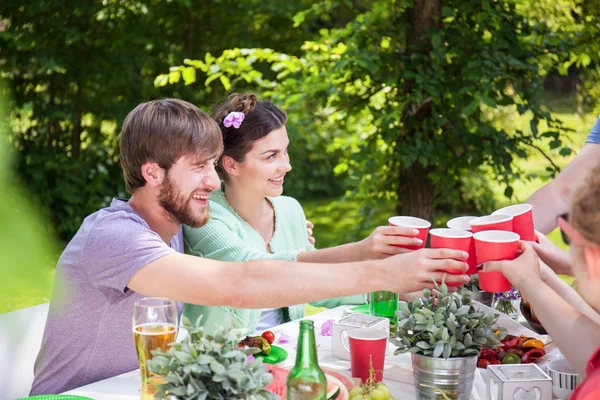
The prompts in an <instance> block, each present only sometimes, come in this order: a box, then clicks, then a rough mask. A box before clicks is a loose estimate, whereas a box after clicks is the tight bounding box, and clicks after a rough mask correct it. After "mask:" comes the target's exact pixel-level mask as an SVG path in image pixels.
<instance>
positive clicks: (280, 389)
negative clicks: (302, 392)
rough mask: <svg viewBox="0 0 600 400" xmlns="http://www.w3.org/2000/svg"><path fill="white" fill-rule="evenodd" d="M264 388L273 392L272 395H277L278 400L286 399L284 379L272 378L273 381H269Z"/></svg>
mask: <svg viewBox="0 0 600 400" xmlns="http://www.w3.org/2000/svg"><path fill="white" fill-rule="evenodd" d="M265 390H267V391H269V392H271V393H273V394H274V395H277V396H279V399H280V400H286V399H285V397H286V386H285V381H276V380H273V382H271V383H269V384H268V385H267V386H266V387H265Z"/></svg>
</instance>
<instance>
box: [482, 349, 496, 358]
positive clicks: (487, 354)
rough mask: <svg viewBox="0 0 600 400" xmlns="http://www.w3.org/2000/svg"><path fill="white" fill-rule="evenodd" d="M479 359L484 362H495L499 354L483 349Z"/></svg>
mask: <svg viewBox="0 0 600 400" xmlns="http://www.w3.org/2000/svg"><path fill="white" fill-rule="evenodd" d="M479 358H481V359H483V360H494V359H497V358H498V353H496V351H494V350H492V349H487V348H483V349H481V354H480V355H479Z"/></svg>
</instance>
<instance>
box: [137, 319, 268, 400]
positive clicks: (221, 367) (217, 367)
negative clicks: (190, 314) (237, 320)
mask: <svg viewBox="0 0 600 400" xmlns="http://www.w3.org/2000/svg"><path fill="white" fill-rule="evenodd" d="M182 322H183V324H182V326H181V327H180V328H183V329H185V330H187V331H188V333H189V335H188V336H187V337H186V338H185V339H183V341H182V342H180V343H173V344H172V345H171V346H170V347H169V349H168V350H167V351H166V352H163V351H161V350H160V349H157V350H156V351H154V352H153V354H154V357H153V359H152V360H150V361H148V370H149V371H150V372H152V373H155V374H159V375H163V376H164V380H165V381H166V383H164V384H157V385H156V387H157V393H156V394H155V395H154V397H155V398H156V399H169V400H173V399H186V400H187V399H190V400H191V399H200V400H204V399H239V400H258V399H265V400H271V399H276V398H277V397H276V396H274V395H273V394H272V393H270V392H268V391H266V390H264V387H265V386H266V385H268V384H269V383H270V382H271V381H272V379H273V377H272V376H271V374H269V373H268V372H267V371H266V368H265V366H264V365H263V363H262V359H260V358H256V359H254V360H251V358H252V357H249V356H250V355H253V354H256V353H258V352H260V349H257V348H239V347H238V343H239V341H240V339H241V337H242V333H243V331H242V330H241V329H230V328H229V327H228V326H224V327H221V328H218V329H217V330H216V331H215V333H214V334H213V335H208V334H205V333H204V330H203V328H202V327H200V326H199V320H198V321H196V324H195V326H192V325H191V323H190V320H189V319H188V318H186V317H185V316H184V317H183V320H182Z"/></svg>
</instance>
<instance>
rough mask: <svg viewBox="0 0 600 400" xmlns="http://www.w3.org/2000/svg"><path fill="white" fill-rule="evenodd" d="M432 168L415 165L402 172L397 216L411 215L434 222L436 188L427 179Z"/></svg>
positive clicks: (398, 192)
mask: <svg viewBox="0 0 600 400" xmlns="http://www.w3.org/2000/svg"><path fill="white" fill-rule="evenodd" d="M429 172H431V168H425V167H423V166H422V165H421V164H419V163H414V164H413V165H411V166H410V167H408V168H403V169H401V171H400V175H399V180H400V182H399V183H398V191H397V194H398V200H399V202H400V203H399V204H398V206H397V207H396V212H397V215H409V216H412V217H417V218H423V219H426V220H427V221H430V222H433V213H434V212H433V211H434V210H433V200H434V198H435V186H434V185H433V183H432V182H431V181H430V180H429V178H428V177H427V176H428V174H429Z"/></svg>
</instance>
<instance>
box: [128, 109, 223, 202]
mask: <svg viewBox="0 0 600 400" xmlns="http://www.w3.org/2000/svg"><path fill="white" fill-rule="evenodd" d="M120 148H121V166H122V167H123V177H124V178H125V185H126V187H127V191H128V192H129V193H133V192H135V191H136V189H138V188H140V187H143V186H144V185H145V184H146V180H145V179H144V177H143V176H142V165H143V164H145V163H147V162H149V161H152V162H155V163H157V164H158V165H159V166H160V167H161V168H163V169H165V170H166V171H169V169H170V168H171V167H172V166H173V164H174V163H175V161H177V160H178V159H179V158H180V157H182V156H185V155H190V154H193V155H197V156H198V157H199V158H202V159H206V160H209V159H212V158H217V157H219V156H220V155H221V153H222V152H223V139H222V136H221V130H220V129H219V126H218V125H217V123H216V122H215V121H214V120H213V119H212V118H210V117H209V116H208V115H207V114H205V113H204V112H202V110H200V109H199V108H198V107H196V106H195V105H193V104H191V103H188V102H187V101H183V100H179V99H162V100H152V101H149V102H147V103H142V104H140V105H138V106H137V107H136V108H134V109H133V111H131V112H130V113H129V114H128V115H127V117H126V118H125V121H124V122H123V129H122V130H121V138H120Z"/></svg>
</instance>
